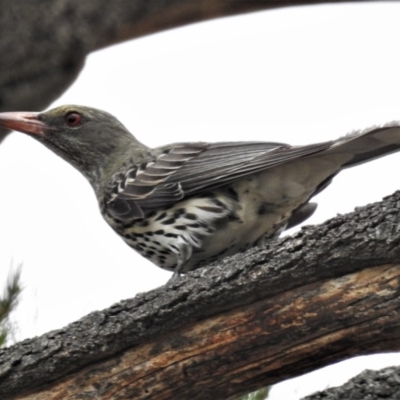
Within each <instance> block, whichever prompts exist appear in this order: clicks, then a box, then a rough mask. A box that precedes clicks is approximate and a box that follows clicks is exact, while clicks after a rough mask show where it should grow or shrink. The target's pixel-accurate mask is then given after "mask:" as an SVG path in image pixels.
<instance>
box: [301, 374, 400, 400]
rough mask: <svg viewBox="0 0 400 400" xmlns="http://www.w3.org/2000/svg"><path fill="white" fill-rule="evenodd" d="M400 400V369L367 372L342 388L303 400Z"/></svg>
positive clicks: (316, 394) (329, 390)
mask: <svg viewBox="0 0 400 400" xmlns="http://www.w3.org/2000/svg"><path fill="white" fill-rule="evenodd" d="M347 399H348V400H382V399H385V400H399V399H400V368H399V367H391V368H385V369H382V370H381V371H371V370H365V371H364V372H362V373H361V374H360V375H357V376H356V377H355V378H353V379H350V380H349V381H348V382H347V383H346V384H344V385H343V386H341V387H335V388H331V389H327V390H324V391H321V392H318V393H315V394H313V395H311V396H307V397H304V398H303V400H347Z"/></svg>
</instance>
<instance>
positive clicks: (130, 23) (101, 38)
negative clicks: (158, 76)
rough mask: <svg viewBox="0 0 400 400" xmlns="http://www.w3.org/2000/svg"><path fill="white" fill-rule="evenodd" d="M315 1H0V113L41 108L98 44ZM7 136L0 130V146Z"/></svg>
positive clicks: (60, 89)
mask: <svg viewBox="0 0 400 400" xmlns="http://www.w3.org/2000/svg"><path fill="white" fill-rule="evenodd" d="M344 1H345V0H336V1H331V2H333V3H335V2H337V3H339V2H344ZM317 3H326V1H318V0H314V1H313V0H309V1H300V0H297V1H295V0H292V1H289V0H280V1H276V0H251V1H249V0H115V1H112V2H111V1H107V0H97V1H81V0H57V1H54V0H29V1H25V0H12V1H10V0H0V10H1V12H0V54H1V57H0V71H1V74H0V112H3V111H25V110H31V111H34V110H41V109H43V108H45V107H47V106H48V105H49V104H50V103H51V102H52V101H54V100H55V99H56V98H57V97H59V96H60V95H61V94H62V93H63V92H64V91H65V90H66V89H67V88H68V86H69V85H70V84H71V83H72V82H73V81H74V80H75V78H76V77H77V75H78V74H79V72H80V70H81V69H82V67H83V64H84V61H85V57H86V56H87V55H88V54H89V53H90V52H92V51H94V50H97V49H100V48H102V47H105V46H109V45H112V44H115V43H118V42H121V41H124V40H128V39H132V38H136V37H140V36H143V35H148V34H151V33H154V32H159V31H162V30H165V29H169V28H173V27H177V26H181V25H185V24H189V23H193V22H200V21H204V20H207V19H210V18H216V17H223V16H228V15H234V14H240V13H245V12H251V11H256V10H263V9H269V8H275V7H284V6H290V5H301V4H317ZM6 133H7V132H6V131H5V130H4V129H3V130H2V129H0V142H1V140H2V139H3V138H4V137H5V135H6Z"/></svg>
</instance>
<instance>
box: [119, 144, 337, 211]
mask: <svg viewBox="0 0 400 400" xmlns="http://www.w3.org/2000/svg"><path fill="white" fill-rule="evenodd" d="M331 144H332V142H325V143H318V144H313V145H309V146H299V147H292V146H289V145H286V144H282V143H268V142H227V143H197V144H192V143H188V144H177V145H172V146H171V147H170V148H169V149H166V150H164V151H163V152H162V153H161V154H160V155H159V156H158V158H157V159H156V160H155V161H154V162H151V163H149V164H147V165H146V166H143V167H142V168H141V169H138V170H137V171H136V176H135V177H133V176H132V174H131V176H129V177H128V176H127V177H126V179H125V182H124V184H123V185H122V187H121V188H120V190H119V193H118V195H117V198H114V199H113V201H118V200H121V199H123V200H124V204H129V203H135V205H134V206H133V204H132V206H133V207H132V208H135V209H136V208H137V207H139V209H140V210H142V212H140V213H138V212H134V215H135V217H136V218H141V217H143V211H146V210H147V211H149V210H153V209H160V208H162V207H165V206H168V205H170V204H173V203H175V202H177V201H179V200H182V199H184V198H185V197H188V196H192V195H195V194H199V193H202V192H206V191H208V190H211V189H214V188H216V187H221V186H224V185H227V184H229V183H231V182H233V181H235V180H236V179H239V178H241V177H244V176H246V175H249V174H251V173H254V172H258V171H261V170H264V169H267V168H271V167H274V166H277V165H279V164H282V163H285V162H287V161H290V160H293V159H295V158H298V157H303V156H305V155H309V154H313V153H316V152H320V151H322V150H325V149H327V148H329V147H330V145H331ZM128 215H129V218H132V211H130V212H129V213H127V214H126V216H128ZM119 217H120V218H123V216H122V215H119Z"/></svg>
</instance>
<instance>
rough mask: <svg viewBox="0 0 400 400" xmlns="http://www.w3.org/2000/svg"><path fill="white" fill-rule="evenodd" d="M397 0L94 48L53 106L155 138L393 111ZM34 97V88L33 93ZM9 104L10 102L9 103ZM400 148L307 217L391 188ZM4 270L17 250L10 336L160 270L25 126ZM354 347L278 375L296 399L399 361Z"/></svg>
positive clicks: (10, 171)
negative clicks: (20, 289)
mask: <svg viewBox="0 0 400 400" xmlns="http://www.w3.org/2000/svg"><path fill="white" fill-rule="evenodd" d="M399 16H400V4H398V3H383V4H382V3H381V4H357V5H341V6H319V7H302V8H291V9H282V10H276V11H268V12H260V13H255V14H247V15H244V16H241V17H234V18H226V19H220V20H215V21H210V22H206V23H201V24H196V25H191V26H188V27H184V28H180V29H175V30H171V31H167V32H162V33H160V34H157V35H152V36H148V37H146V38H143V39H138V40H135V41H132V42H128V43H125V44H121V45H118V46H114V47H112V48H109V49H106V50H103V51H99V52H96V53H93V54H92V55H91V56H89V57H88V59H87V62H86V66H85V68H84V70H83V72H82V73H81V75H80V77H79V78H78V80H77V81H76V82H75V83H74V85H73V86H72V87H71V88H70V89H69V90H68V91H67V92H66V93H65V94H64V95H63V96H62V97H61V98H60V99H59V100H57V101H56V103H54V104H53V105H52V106H55V105H61V104H66V103H73V104H83V105H88V106H93V107H97V108H101V109H105V110H107V111H109V112H111V113H112V114H114V115H116V116H117V117H118V118H119V119H120V120H121V121H122V122H123V123H124V124H125V125H126V126H127V127H128V128H129V129H130V130H131V132H132V133H133V134H134V135H136V136H137V137H138V138H139V140H141V141H143V142H145V143H146V144H148V145H151V146H157V145H161V144H164V143H168V142H176V141H185V140H187V141H197V140H202V141H223V140H266V141H281V142H288V143H291V144H305V143H312V142H319V141H325V140H329V139H335V138H337V137H339V136H342V135H343V134H345V133H348V132H349V131H351V130H353V129H363V128H366V127H368V126H371V125H374V124H379V123H384V122H387V121H391V120H397V119H400V95H399V93H400V79H399V71H400V57H399V50H398V49H399V44H398V41H399V37H400V24H399ZM38 96H40V93H38ZM15 111H18V110H15ZM399 162H400V154H397V155H392V156H389V157H386V158H384V159H380V160H377V161H374V162H372V163H370V164H367V165H363V166H360V167H357V168H354V169H352V170H349V171H346V172H344V173H343V174H341V175H340V176H339V177H337V178H335V180H334V183H333V184H332V185H331V186H330V187H329V188H328V189H327V190H325V191H324V192H323V193H322V194H321V195H319V196H318V197H317V198H316V200H317V201H318V203H319V208H318V210H317V212H316V214H315V216H314V217H313V218H312V219H311V220H309V222H310V223H319V222H322V221H324V220H326V219H327V218H329V217H332V216H335V215H336V214H337V213H345V212H348V211H351V210H352V209H353V208H354V207H355V206H361V205H364V204H367V203H369V202H373V201H378V200H380V199H381V198H382V197H383V196H385V195H388V194H391V193H392V192H394V191H395V190H397V189H398V188H399V187H400V183H399V182H398V180H399V179H398V178H397V176H398V174H397V171H398V165H399ZM0 182H1V184H2V188H3V195H2V197H1V203H2V204H1V207H0V243H2V247H1V248H0V263H1V265H2V269H1V271H0V282H1V281H4V280H5V277H6V276H7V272H8V271H7V268H8V265H10V264H11V263H12V262H13V263H14V265H16V264H18V263H23V282H24V286H25V290H24V295H23V299H22V302H21V304H20V306H19V309H18V312H17V313H16V315H15V319H17V320H18V324H19V327H20V331H19V333H18V338H20V339H23V338H27V337H31V336H34V335H39V334H42V333H44V332H47V331H49V330H51V329H57V328H61V327H63V326H65V325H66V324H68V323H69V322H72V321H74V320H76V319H78V318H80V317H82V316H83V315H85V314H87V313H89V312H90V311H93V310H98V309H102V308H106V307H109V306H110V305H111V304H113V303H115V302H117V301H119V300H121V299H124V298H129V297H133V296H134V295H135V294H136V293H138V292H144V291H147V290H150V289H152V288H154V287H157V286H160V285H162V284H163V283H165V282H166V280H167V279H168V277H169V276H170V274H169V273H167V272H165V271H162V270H161V269H159V268H157V267H155V266H153V265H152V264H151V263H150V262H148V261H146V260H145V259H143V258H141V257H140V256H138V255H137V254H136V253H135V252H134V251H133V250H131V249H130V248H129V247H128V246H127V245H126V244H124V242H123V241H122V240H121V239H120V238H119V237H118V236H116V235H115V233H114V232H113V231H112V230H111V229H110V228H109V227H108V226H107V224H106V223H105V222H104V221H103V220H102V218H101V216H100V214H99V212H98V209H97V202H96V199H95V197H94V194H93V192H92V189H91V187H90V186H89V184H88V183H87V182H86V181H85V179H84V178H83V177H82V176H80V174H79V173H78V172H77V171H75V170H74V169H73V168H72V167H70V166H69V165H67V164H66V163H65V162H64V161H62V160H61V159H59V158H57V157H56V156H55V155H53V154H52V153H51V152H50V151H48V150H47V149H46V148H44V147H43V146H41V145H40V144H38V143H36V142H34V141H33V140H32V139H30V138H28V137H26V136H24V135H22V134H13V135H11V136H10V137H9V138H8V139H6V141H5V143H4V144H2V145H1V146H0ZM399 361H400V357H398V356H397V357H396V356H392V358H390V360H389V361H388V357H378V358H377V357H375V358H371V357H369V358H368V359H365V358H364V359H361V360H360V359H357V360H353V361H350V362H347V363H345V364H341V365H339V366H333V367H330V368H329V369H325V370H324V371H319V372H316V373H313V374H309V375H307V376H306V377H303V378H298V379H295V380H292V381H289V382H284V383H282V384H280V385H277V386H276V387H275V388H274V389H273V391H272V393H271V399H272V400H278V399H279V400H280V399H285V400H295V399H296V400H297V399H299V398H300V397H301V396H304V395H306V394H307V393H311V392H313V391H315V390H317V389H324V388H325V387H327V386H328V385H337V384H340V383H342V382H344V381H345V380H347V378H349V377H350V376H351V375H352V372H354V373H357V372H359V371H361V370H363V369H364V368H367V367H368V368H374V367H376V368H380V367H382V366H383V365H385V364H396V363H399Z"/></svg>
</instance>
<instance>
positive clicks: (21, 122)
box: [0, 112, 49, 136]
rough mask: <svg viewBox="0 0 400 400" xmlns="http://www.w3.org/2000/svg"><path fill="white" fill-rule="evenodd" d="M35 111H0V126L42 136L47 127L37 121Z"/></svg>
mask: <svg viewBox="0 0 400 400" xmlns="http://www.w3.org/2000/svg"><path fill="white" fill-rule="evenodd" d="M38 115H39V113H36V112H5V113H0V127H3V128H7V129H11V130H13V131H19V132H24V133H30V134H34V135H40V136H43V135H44V134H45V133H46V131H47V130H48V129H49V127H48V126H47V125H46V124H45V123H43V122H42V121H39V119H38V117H37V116H38Z"/></svg>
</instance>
